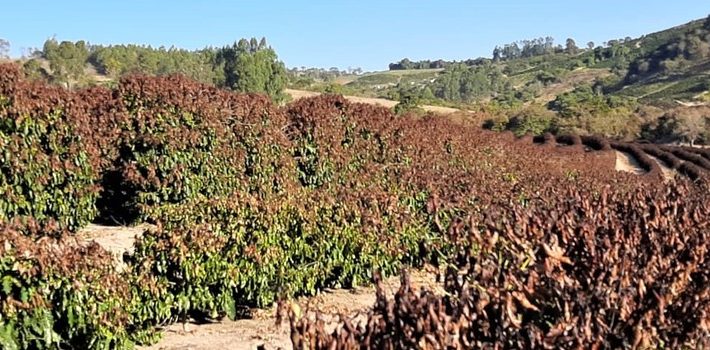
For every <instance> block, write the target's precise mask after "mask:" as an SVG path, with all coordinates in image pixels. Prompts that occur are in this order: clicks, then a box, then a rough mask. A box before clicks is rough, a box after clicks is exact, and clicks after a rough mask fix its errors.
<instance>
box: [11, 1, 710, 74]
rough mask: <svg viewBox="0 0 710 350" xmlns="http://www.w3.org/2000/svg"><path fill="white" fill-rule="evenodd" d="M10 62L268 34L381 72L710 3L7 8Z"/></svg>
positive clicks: (309, 55)
mask: <svg viewBox="0 0 710 350" xmlns="http://www.w3.org/2000/svg"><path fill="white" fill-rule="evenodd" d="M2 10H3V11H2V13H0V38H4V39H6V40H9V41H10V43H11V45H12V54H13V55H15V56H17V55H19V54H20V52H21V49H22V48H27V47H41V46H42V43H43V42H44V40H45V39H47V38H49V37H51V36H53V35H56V38H57V39H58V40H60V41H61V40H80V39H83V40H87V41H89V42H90V43H97V44H110V43H137V44H150V45H154V46H160V45H164V46H171V45H175V46H177V47H182V48H188V49H195V48H202V47H205V46H209V45H211V46H222V45H225V44H228V43H231V42H233V41H235V40H236V39H239V38H242V37H251V36H257V37H261V36H265V37H266V38H267V39H268V41H269V43H270V44H271V45H272V46H273V47H274V48H275V49H276V51H277V53H278V54H279V57H280V59H281V60H283V61H284V62H285V63H286V65H287V66H289V67H293V66H308V67H325V68H328V67H331V66H337V67H340V68H347V67H349V66H351V67H362V68H363V69H365V70H381V69H386V68H387V64H388V63H389V62H393V61H397V60H399V59H401V58H403V57H408V58H410V59H413V60H418V59H437V58H443V59H449V60H450V59H457V60H460V59H466V58H475V57H479V56H490V54H491V51H492V49H493V47H494V46H495V45H498V44H504V43H508V42H512V41H515V40H519V39H529V38H535V37H540V36H547V35H550V36H552V37H554V38H555V39H556V42H557V43H564V41H565V39H566V38H567V37H573V38H575V40H576V41H577V43H578V45H580V46H582V45H584V44H586V43H587V42H588V41H594V42H596V43H601V42H604V41H606V40H609V39H614V38H623V37H626V36H631V37H636V36H639V35H642V34H644V33H648V32H653V31H657V30H661V29H665V28H667V27H671V26H675V25H679V24H682V23H685V22H688V21H690V20H693V19H697V18H703V17H706V16H707V15H708V14H710V1H708V0H674V1H668V0H665V1H663V0H638V1H637V0H633V1H631V0H613V1H612V0H596V1H590V0H585V1H577V0H566V1H562V0H558V1H552V0H540V1H533V0H518V1H513V0H498V1H477V0H469V1H463V0H461V1H456V0H442V1H434V0H408V1H399V0H396V1H386V0H360V1H337V0H330V1H320V0H314V1H295V0H292V1H268V0H263V1H181V0H172V1H167V0H160V1H158V0H156V1H147V0H144V1H137V0H122V1H113V0H93V1H57V0H54V1H31V0H21V1H5V2H4V3H3V4H2Z"/></svg>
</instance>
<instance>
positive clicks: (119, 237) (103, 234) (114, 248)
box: [77, 224, 150, 269]
mask: <svg viewBox="0 0 710 350" xmlns="http://www.w3.org/2000/svg"><path fill="white" fill-rule="evenodd" d="M148 228H150V225H147V224H144V225H138V226H133V227H128V226H102V225H96V224H89V225H88V226H86V227H85V228H83V229H82V230H81V231H79V232H78V234H77V239H78V240H79V241H80V242H91V241H95V242H96V243H98V244H99V245H100V246H101V247H103V248H104V249H106V250H108V251H109V252H111V254H112V255H113V257H114V259H115V261H116V266H117V268H118V269H122V268H123V253H125V252H129V253H130V252H132V251H133V243H134V242H135V241H136V237H137V236H140V235H141V234H143V231H145V230H146V229H148Z"/></svg>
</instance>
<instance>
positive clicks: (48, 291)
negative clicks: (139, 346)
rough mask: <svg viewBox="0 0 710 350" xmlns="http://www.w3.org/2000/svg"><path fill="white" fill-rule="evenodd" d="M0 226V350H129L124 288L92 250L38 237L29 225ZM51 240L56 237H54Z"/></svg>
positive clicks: (108, 261) (107, 261) (39, 230)
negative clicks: (67, 349) (17, 226)
mask: <svg viewBox="0 0 710 350" xmlns="http://www.w3.org/2000/svg"><path fill="white" fill-rule="evenodd" d="M22 229H23V232H22V233H21V232H20V231H18V230H16V229H15V228H14V227H13V226H12V225H3V226H2V227H0V287H1V288H0V348H3V349H59V348H74V349H88V348H91V349H123V348H130V347H132V342H131V341H130V340H129V332H128V330H127V328H126V327H127V325H128V324H129V320H130V317H131V316H130V315H129V312H128V311H129V310H128V306H129V301H130V295H131V294H130V287H129V283H128V282H127V281H126V280H125V279H124V278H123V277H121V276H120V275H119V274H118V273H117V272H116V270H115V268H114V266H113V259H112V258H111V257H110V255H109V254H108V253H107V252H106V251H104V250H103V249H101V247H99V246H98V245H97V244H87V245H86V246H78V245H77V244H76V242H75V241H74V240H72V239H70V238H68V236H67V234H66V233H65V234H64V235H62V237H63V238H61V239H55V238H49V237H46V238H43V239H40V240H38V241H33V240H32V239H30V238H28V237H26V236H25V235H24V234H23V233H26V231H30V233H31V234H32V235H33V236H41V235H42V234H43V231H44V230H45V228H43V227H40V226H38V225H36V224H34V223H30V224H28V225H24V226H23V228H22ZM55 235H56V234H55Z"/></svg>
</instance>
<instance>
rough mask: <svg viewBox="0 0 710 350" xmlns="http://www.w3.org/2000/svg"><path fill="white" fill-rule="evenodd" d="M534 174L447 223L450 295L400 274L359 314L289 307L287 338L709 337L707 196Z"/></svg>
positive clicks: (668, 340)
mask: <svg viewBox="0 0 710 350" xmlns="http://www.w3.org/2000/svg"><path fill="white" fill-rule="evenodd" d="M538 185H539V187H540V192H541V194H542V196H541V197H540V198H538V199H535V200H533V201H531V202H529V203H528V204H527V205H525V206H523V205H520V204H514V205H512V206H511V207H510V208H508V209H507V210H491V211H490V212H488V213H485V214H484V215H480V216H479V215H469V216H467V217H462V218H461V220H458V221H455V222H454V223H452V224H451V225H450V228H449V230H450V231H451V232H456V233H457V236H458V240H457V242H458V243H459V244H458V246H459V247H460V250H459V252H458V254H457V258H456V260H455V262H456V265H457V266H459V268H458V269H456V268H451V269H449V271H448V272H447V278H446V281H447V283H446V289H447V292H448V293H449V295H447V296H437V295H434V294H432V293H431V292H427V291H421V292H419V293H417V292H416V291H414V290H412V288H411V286H410V284H409V282H408V281H407V279H406V275H404V279H403V284H402V287H401V288H400V290H399V292H398V293H397V294H396V295H395V297H394V300H389V299H387V298H386V296H385V294H384V293H383V292H382V289H381V288H379V289H378V294H377V301H376V303H375V306H374V309H373V310H372V311H371V312H370V313H369V316H368V318H367V320H366V321H364V322H362V323H359V324H354V323H353V321H350V320H349V319H348V317H347V316H345V315H344V316H343V318H344V319H345V320H344V321H342V322H341V323H340V324H339V325H337V326H336V327H335V330H334V331H329V330H326V328H325V326H324V325H325V323H323V322H322V321H319V320H315V321H314V320H312V319H308V318H305V317H304V318H299V317H297V316H296V315H295V314H294V313H293V312H292V313H291V337H292V340H293V345H294V348H298V349H304V348H308V349H333V348H337V349H405V348H425V349H441V348H464V349H474V348H475V349H489V348H505V349H548V348H564V349H579V348H584V349H601V348H605V349H616V348H640V349H647V348H672V349H678V348H705V347H707V346H709V345H710V343H709V342H710V256H708V246H707V244H706V242H707V241H708V239H710V231H708V225H709V223H708V218H709V217H710V205H708V202H707V197H706V196H704V195H703V192H696V191H695V189H693V188H692V187H689V186H688V185H682V184H680V185H678V186H677V187H672V188H667V189H662V188H645V189H643V192H634V193H631V192H627V193H619V192H615V191H613V190H610V189H609V188H606V189H603V190H602V191H601V193H599V194H594V193H593V192H592V190H591V189H581V190H577V189H566V190H564V191H562V192H556V190H555V189H554V187H552V186H549V185H546V184H538ZM702 190H704V191H707V188H706V187H705V188H703V189H702ZM499 209H502V208H499ZM462 276H463V279H461V277H462ZM329 329H332V328H329Z"/></svg>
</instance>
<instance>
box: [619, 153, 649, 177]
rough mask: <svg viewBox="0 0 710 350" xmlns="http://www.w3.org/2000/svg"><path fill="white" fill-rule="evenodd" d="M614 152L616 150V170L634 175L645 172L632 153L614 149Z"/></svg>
mask: <svg viewBox="0 0 710 350" xmlns="http://www.w3.org/2000/svg"><path fill="white" fill-rule="evenodd" d="M614 152H616V166H615V169H616V171H625V172H627V173H632V174H636V175H643V174H644V173H646V171H645V170H644V169H643V168H642V167H641V165H639V163H638V161H637V160H636V158H634V157H633V156H632V155H630V154H628V153H626V152H621V151H616V150H615V151H614Z"/></svg>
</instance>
